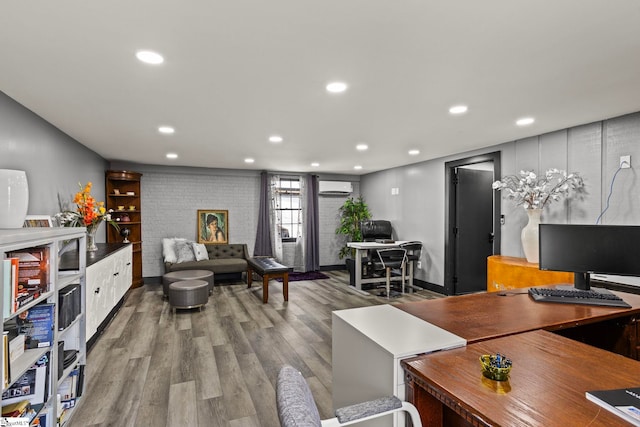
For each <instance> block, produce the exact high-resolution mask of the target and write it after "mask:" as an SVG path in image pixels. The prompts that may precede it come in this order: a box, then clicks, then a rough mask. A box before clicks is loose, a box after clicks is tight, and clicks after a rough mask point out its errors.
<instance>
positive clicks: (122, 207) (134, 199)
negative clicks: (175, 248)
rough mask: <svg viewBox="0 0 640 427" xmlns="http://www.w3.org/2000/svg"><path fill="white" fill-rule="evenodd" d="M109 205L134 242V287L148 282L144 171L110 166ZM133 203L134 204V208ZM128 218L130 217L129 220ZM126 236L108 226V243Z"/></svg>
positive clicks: (114, 216) (107, 183)
mask: <svg viewBox="0 0 640 427" xmlns="http://www.w3.org/2000/svg"><path fill="white" fill-rule="evenodd" d="M105 178H106V179H105V183H106V195H107V209H113V213H112V217H113V219H114V220H115V221H117V222H118V225H119V226H120V230H122V229H124V228H128V229H129V230H130V231H131V233H130V234H129V237H128V238H129V241H130V242H131V244H132V245H133V248H132V249H133V277H132V283H131V287H132V288H137V287H139V286H142V285H143V284H144V280H143V278H142V209H141V198H140V179H141V178H142V174H141V173H138V172H132V171H114V170H108V171H106V173H105ZM130 207H133V209H131V208H130ZM127 219H128V221H127ZM123 240H124V237H122V236H121V235H120V232H118V231H117V230H116V229H115V228H113V227H107V243H122V242H123Z"/></svg>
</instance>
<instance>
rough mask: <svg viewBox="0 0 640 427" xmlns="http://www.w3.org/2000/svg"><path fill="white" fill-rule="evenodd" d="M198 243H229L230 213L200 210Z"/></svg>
mask: <svg viewBox="0 0 640 427" xmlns="http://www.w3.org/2000/svg"><path fill="white" fill-rule="evenodd" d="M198 243H210V244H223V243H224V244H227V243H229V211H226V210H224V211H222V210H212V209H199V210H198Z"/></svg>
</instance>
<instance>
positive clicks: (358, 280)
mask: <svg viewBox="0 0 640 427" xmlns="http://www.w3.org/2000/svg"><path fill="white" fill-rule="evenodd" d="M403 243H408V241H407V240H396V241H395V242H393V243H377V242H348V243H347V246H348V247H350V248H353V249H355V250H356V259H355V262H356V274H355V286H356V289H357V290H359V291H361V290H362V284H363V283H379V282H381V281H384V280H385V279H384V278H380V277H373V278H370V279H363V278H362V258H363V257H365V256H366V255H367V253H368V252H369V251H370V250H375V249H386V248H397V247H399V246H400V245H401V244H403ZM391 280H402V278H401V277H400V276H398V277H392V278H391ZM409 286H410V288H409V289H411V287H412V286H413V276H411V277H409Z"/></svg>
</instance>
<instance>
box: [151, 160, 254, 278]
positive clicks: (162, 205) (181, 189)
mask: <svg viewBox="0 0 640 427" xmlns="http://www.w3.org/2000/svg"><path fill="white" fill-rule="evenodd" d="M259 186H260V177H259V176H242V175H234V176H229V175H213V174H212V175H206V174H188V173H162V172H159V173H156V172H145V173H144V174H143V176H142V181H141V193H142V237H143V244H142V247H143V251H142V257H143V260H142V274H143V276H144V277H156V276H161V275H162V274H163V273H164V266H163V264H162V239H163V238H164V237H185V238H187V239H191V240H196V238H197V227H198V219H197V211H198V209H225V210H228V211H229V224H228V230H227V233H228V238H229V243H246V244H247V247H248V248H249V253H250V254H251V253H253V247H254V243H255V238H256V227H257V215H258V208H259V204H260V192H259Z"/></svg>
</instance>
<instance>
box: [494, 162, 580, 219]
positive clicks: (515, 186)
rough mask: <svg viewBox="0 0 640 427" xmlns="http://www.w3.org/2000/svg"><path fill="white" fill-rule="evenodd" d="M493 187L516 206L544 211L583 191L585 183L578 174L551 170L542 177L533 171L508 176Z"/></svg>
mask: <svg viewBox="0 0 640 427" xmlns="http://www.w3.org/2000/svg"><path fill="white" fill-rule="evenodd" d="M491 187H492V188H493V189H494V190H499V191H503V192H504V193H506V196H505V198H506V199H509V200H513V201H514V202H515V203H516V205H524V207H525V209H542V208H544V207H545V206H546V205H548V204H550V203H551V202H552V201H558V200H560V199H562V198H563V197H569V196H570V194H571V193H572V192H578V191H581V190H582V189H583V188H584V181H583V179H582V177H581V176H580V175H579V174H578V173H577V172H573V173H570V174H567V172H566V171H564V170H560V169H549V170H547V171H546V172H545V174H544V176H541V177H538V176H537V175H536V174H535V173H534V172H533V171H520V173H519V174H518V175H507V176H505V177H503V178H502V179H501V180H499V181H495V182H494V183H493V184H492V186H491Z"/></svg>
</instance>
